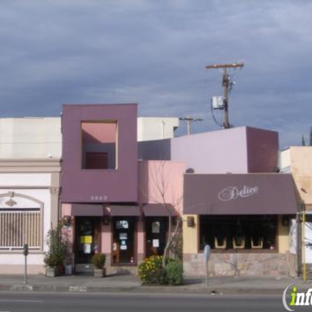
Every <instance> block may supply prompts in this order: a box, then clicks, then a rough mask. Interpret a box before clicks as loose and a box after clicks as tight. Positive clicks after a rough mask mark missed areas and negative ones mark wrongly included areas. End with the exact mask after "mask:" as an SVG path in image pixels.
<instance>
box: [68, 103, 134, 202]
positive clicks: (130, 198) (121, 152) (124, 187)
mask: <svg viewBox="0 0 312 312" xmlns="http://www.w3.org/2000/svg"><path fill="white" fill-rule="evenodd" d="M101 120H117V121H118V168H117V169H116V170H113V169H108V170H86V169H81V157H82V155H81V144H82V140H81V121H101ZM136 123H137V104H114V105H112V104H111V105H105V104H101V105H64V106H63V113H62V133H63V163H62V202H81V203H85V202H94V203H96V202H103V201H107V202H110V203H113V202H137V200H138V165H137V158H138V154H137V139H136V136H137V124H136ZM95 196H98V199H94V198H95ZM100 196H102V198H100ZM105 196H107V199H106V200H103V197H105Z"/></svg>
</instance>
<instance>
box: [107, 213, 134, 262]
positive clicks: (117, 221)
mask: <svg viewBox="0 0 312 312" xmlns="http://www.w3.org/2000/svg"><path fill="white" fill-rule="evenodd" d="M134 233H135V218H133V217H132V218H131V217H118V218H117V217H116V218H114V219H113V246H112V251H113V252H112V254H113V264H132V263H134V262H135V256H134V255H135V241H134V237H135V235H134Z"/></svg>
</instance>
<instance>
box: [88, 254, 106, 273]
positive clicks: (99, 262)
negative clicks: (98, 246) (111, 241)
mask: <svg viewBox="0 0 312 312" xmlns="http://www.w3.org/2000/svg"><path fill="white" fill-rule="evenodd" d="M91 262H92V263H93V264H94V266H95V267H96V268H97V269H103V267H104V265H105V262H106V255H105V254H103V253H97V254H94V255H93V256H92V258H91Z"/></svg>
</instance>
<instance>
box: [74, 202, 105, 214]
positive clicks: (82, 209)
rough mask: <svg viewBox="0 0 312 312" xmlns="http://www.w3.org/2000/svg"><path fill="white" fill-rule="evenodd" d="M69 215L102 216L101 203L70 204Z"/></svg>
mask: <svg viewBox="0 0 312 312" xmlns="http://www.w3.org/2000/svg"><path fill="white" fill-rule="evenodd" d="M71 215H72V216H75V217H101V216H103V205H98V204H94V205H93V204H72V205H71Z"/></svg>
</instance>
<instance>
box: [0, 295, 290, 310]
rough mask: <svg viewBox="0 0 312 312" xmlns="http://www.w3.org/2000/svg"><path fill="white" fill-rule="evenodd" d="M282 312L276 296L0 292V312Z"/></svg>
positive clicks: (280, 301) (279, 298)
mask: <svg viewBox="0 0 312 312" xmlns="http://www.w3.org/2000/svg"><path fill="white" fill-rule="evenodd" d="M39 311H40V312H42V311H44V312H52V311H53V312H55V311H57V312H71V311H75V312H93V311H101V312H103V311H114V312H115V311H117V312H118V311H123V312H126V311H127V312H132V311H133V312H134V311H135V312H139V311H144V312H146V311H148V312H154V311H155V312H156V311H157V312H166V311H168V312H169V311H170V312H174V311H179V312H184V311H234V312H235V311H259V312H260V311H261V312H263V311H285V309H284V308H283V306H282V300H281V297H280V296H225V295H223V296H222V295H214V296H212V295H187V294H181V295H176V294H165V295H164V294H152V293H151V294H133V293H132V294H126V293H116V294H115V293H106V294H94V293H35V292H29V293H21V292H2V293H0V312H39Z"/></svg>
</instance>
